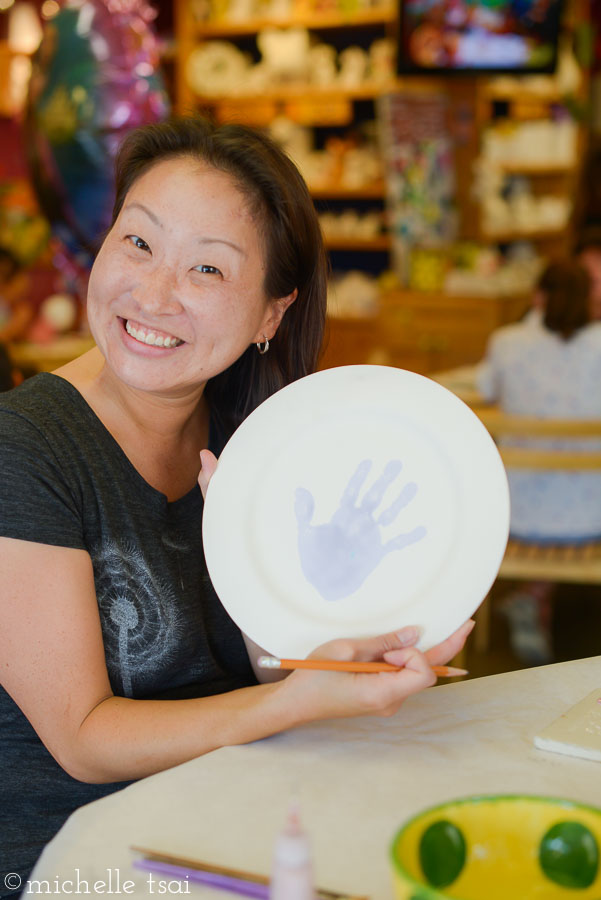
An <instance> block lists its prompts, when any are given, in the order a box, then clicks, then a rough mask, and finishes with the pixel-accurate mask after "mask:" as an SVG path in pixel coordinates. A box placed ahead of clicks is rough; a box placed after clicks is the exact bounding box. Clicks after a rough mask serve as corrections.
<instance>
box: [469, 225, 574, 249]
mask: <svg viewBox="0 0 601 900" xmlns="http://www.w3.org/2000/svg"><path fill="white" fill-rule="evenodd" d="M568 228H569V224H566V225H565V226H564V227H563V228H544V229H538V230H535V231H486V230H484V229H483V230H482V237H483V239H484V240H486V241H495V242H496V243H498V244H510V243H511V242H512V241H555V240H557V239H558V238H560V237H562V236H563V235H565V234H566V232H567V230H568Z"/></svg>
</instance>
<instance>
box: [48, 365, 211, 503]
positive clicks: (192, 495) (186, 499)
mask: <svg viewBox="0 0 601 900" xmlns="http://www.w3.org/2000/svg"><path fill="white" fill-rule="evenodd" d="M39 376H41V377H44V376H50V378H52V379H56V381H57V382H60V383H61V384H63V385H66V390H67V392H68V393H71V394H72V395H73V396H74V397H75V398H76V399H77V400H78V401H79V402H80V403H81V405H82V406H83V408H84V409H85V411H86V414H87V416H88V417H89V418H90V419H91V420H92V421H93V422H95V423H96V426H97V427H99V428H100V429H101V430H102V432H103V433H104V435H105V437H106V439H107V440H108V441H109V442H110V443H111V444H112V445H113V446H114V448H115V451H116V453H117V454H118V456H119V458H120V460H121V463H122V465H123V467H124V468H126V469H128V470H129V471H130V472H131V473H133V474H134V476H135V477H136V478H137V479H138V481H139V482H140V483H141V484H142V485H143V486H144V488H145V490H146V491H147V492H148V493H149V494H150V495H151V496H152V497H153V498H155V499H156V501H158V503H160V505H161V506H166V507H167V508H168V509H171V510H175V509H176V508H178V507H179V506H186V505H187V504H188V503H190V502H191V501H192V500H196V501H197V500H198V494H199V493H200V486H199V485H198V484H196V485H194V487H192V488H190V490H189V491H188V492H187V493H185V494H182V496H181V497H178V498H177V499H176V500H168V499H167V495H166V494H164V493H163V491H159V490H158V488H155V487H153V486H152V485H151V484H150V483H149V482H148V481H146V479H145V478H144V476H143V475H142V474H141V473H140V472H139V471H138V470H137V469H136V467H135V466H134V464H133V463H132V461H131V459H130V458H129V456H128V455H127V453H126V452H125V450H124V449H123V447H122V446H121V444H120V443H119V441H117V440H116V439H115V437H113V435H112V434H111V432H110V431H109V429H108V428H107V427H106V425H105V424H104V422H103V421H102V419H101V418H100V416H99V415H98V413H97V412H96V411H95V410H94V409H93V408H92V407H91V406H90V404H89V403H88V401H87V400H86V398H85V397H84V395H83V394H82V393H81V391H79V390H78V389H77V388H76V387H75V385H74V384H72V383H71V382H70V381H68V380H67V379H66V378H63V377H62V375H56V374H55V373H54V372H40V373H39ZM214 437H215V435H214V425H213V422H212V420H210V421H209V448H212V447H213V446H214Z"/></svg>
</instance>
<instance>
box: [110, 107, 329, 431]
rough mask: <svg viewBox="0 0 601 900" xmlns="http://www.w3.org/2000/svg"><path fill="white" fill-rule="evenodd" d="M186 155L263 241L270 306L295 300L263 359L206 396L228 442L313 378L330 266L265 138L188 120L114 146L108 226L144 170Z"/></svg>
mask: <svg viewBox="0 0 601 900" xmlns="http://www.w3.org/2000/svg"><path fill="white" fill-rule="evenodd" d="M182 157H183V158H186V157H189V158H192V159H194V160H198V162H199V163H200V164H201V165H202V164H204V165H207V166H209V167H211V168H214V169H216V170H217V171H219V172H225V173H227V174H229V175H230V176H232V177H233V179H234V181H235V183H236V185H237V187H238V188H239V190H241V192H242V193H243V194H244V196H245V197H246V198H247V200H248V202H249V205H250V210H251V213H252V214H253V216H254V217H255V220H256V223H257V229H258V231H259V234H260V235H261V237H262V241H263V247H264V253H265V260H266V267H265V278H264V283H263V289H264V292H265V295H266V297H267V298H268V299H276V298H278V297H286V296H288V295H289V294H290V293H292V291H294V289H295V288H296V289H297V291H298V294H297V297H296V300H295V302H294V303H292V304H291V306H290V307H289V308H288V310H287V311H286V315H285V316H284V318H283V319H282V322H281V324H280V326H279V328H278V332H277V335H276V337H275V339H274V340H273V341H272V346H271V348H270V350H269V353H268V354H266V355H264V356H260V355H259V354H258V353H257V351H256V348H255V347H254V346H252V347H249V348H247V350H246V352H245V353H243V354H242V356H241V357H240V359H238V360H237V361H236V362H235V363H233V365H231V366H230V367H229V368H228V369H226V370H225V372H221V373H220V374H219V375H216V376H215V377H214V378H212V379H211V380H210V381H209V382H208V384H207V386H206V389H205V396H206V397H207V399H208V401H209V404H210V406H211V410H212V413H213V415H214V416H217V417H218V418H219V420H220V425H221V427H222V429H223V431H224V433H225V436H226V437H229V435H230V434H231V433H232V432H233V431H234V430H235V429H236V428H237V427H238V425H239V424H240V423H241V422H242V421H243V419H245V418H246V416H247V415H249V413H251V412H252V410H253V409H255V407H257V406H258V405H259V404H260V403H261V402H262V401H263V400H265V399H267V397H269V396H271V394H273V393H274V392H275V391H277V390H279V389H280V388H282V387H284V386H285V385H287V384H290V382H292V381H295V380H296V379H298V378H302V377H303V376H304V375H308V374H309V373H311V372H313V371H315V369H316V368H317V363H318V359H319V355H320V351H321V345H322V340H323V332H324V327H325V315H326V295H327V274H328V263H327V255H326V251H325V248H324V243H323V237H322V234H321V229H320V225H319V220H318V218H317V213H316V211H315V206H314V204H313V199H312V197H311V194H310V193H309V190H308V188H307V186H306V184H305V182H304V181H303V179H302V177H301V175H300V174H299V172H298V170H297V168H296V166H295V165H294V164H293V163H292V162H291V160H290V159H289V157H288V156H287V155H286V154H285V153H284V152H283V150H281V149H280V147H279V146H278V145H277V144H275V143H274V142H273V141H272V140H271V139H270V138H269V137H267V135H265V134H263V133H262V132H260V131H258V130H256V129H252V128H248V127H246V126H244V125H236V124H225V125H219V124H215V123H214V122H212V121H210V120H209V119H205V118H203V117H202V116H189V117H182V118H177V119H173V120H170V121H167V122H161V123H159V124H156V125H147V126H145V127H144V128H141V129H139V130H136V131H133V132H131V133H130V134H129V135H128V136H127V137H126V138H125V140H124V141H123V143H122V144H121V146H120V149H119V152H118V154H117V158H116V167H115V182H116V184H115V189H116V193H115V205H114V209H113V224H114V222H115V220H116V218H117V216H118V215H119V211H120V210H121V207H122V205H123V203H124V200H125V197H126V196H127V193H128V191H129V190H130V188H131V187H132V185H133V184H134V182H135V181H136V180H137V179H138V178H140V176H141V175H143V174H144V173H145V172H146V171H148V169H149V168H151V167H152V166H154V165H155V164H157V163H159V162H162V161H163V160H167V159H174V158H182Z"/></svg>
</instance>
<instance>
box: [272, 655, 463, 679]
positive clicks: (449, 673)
mask: <svg viewBox="0 0 601 900" xmlns="http://www.w3.org/2000/svg"><path fill="white" fill-rule="evenodd" d="M258 664H259V666H260V667H261V668H262V669H319V670H322V671H333V672H400V671H401V669H402V668H403V667H402V666H393V665H392V664H391V663H386V662H355V661H352V660H351V661H349V662H347V661H345V660H340V659H278V658H277V656H260V657H259V659H258ZM432 671H433V672H434V673H435V674H436V675H438V677H439V678H455V677H458V676H459V675H467V674H468V672H467V669H456V668H455V667H454V666H432Z"/></svg>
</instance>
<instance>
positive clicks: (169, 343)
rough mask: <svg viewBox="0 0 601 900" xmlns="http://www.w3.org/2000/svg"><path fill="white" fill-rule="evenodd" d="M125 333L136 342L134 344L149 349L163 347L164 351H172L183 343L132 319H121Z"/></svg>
mask: <svg viewBox="0 0 601 900" xmlns="http://www.w3.org/2000/svg"><path fill="white" fill-rule="evenodd" d="M122 321H123V322H124V325H125V330H126V332H127V333H128V334H129V335H130V336H131V337H132V338H133V339H134V340H135V341H136V343H141V344H146V345H149V346H151V347H163V348H166V349H170V350H171V349H174V348H175V347H180V346H181V345H182V344H183V343H184V341H182V340H181V338H178V337H175V336H174V335H172V334H168V333H167V332H166V331H161V330H160V329H159V328H153V327H150V326H148V325H142V324H141V323H140V322H136V321H133V320H132V319H123V320H122Z"/></svg>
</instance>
